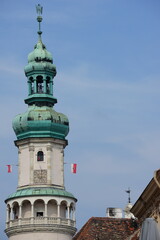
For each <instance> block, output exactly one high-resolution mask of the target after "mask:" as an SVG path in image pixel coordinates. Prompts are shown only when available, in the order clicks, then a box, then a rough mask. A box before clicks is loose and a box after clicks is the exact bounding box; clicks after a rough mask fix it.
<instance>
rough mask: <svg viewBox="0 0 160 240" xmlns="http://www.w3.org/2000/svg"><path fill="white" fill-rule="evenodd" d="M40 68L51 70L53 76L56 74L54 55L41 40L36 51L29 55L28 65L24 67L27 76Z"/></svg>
mask: <svg viewBox="0 0 160 240" xmlns="http://www.w3.org/2000/svg"><path fill="white" fill-rule="evenodd" d="M39 70H41V71H49V72H50V73H52V76H53V77H54V76H55V75H56V67H55V65H53V58H52V55H51V53H50V52H48V51H47V50H46V46H45V45H44V44H43V43H42V41H41V40H39V41H38V43H37V44H36V45H35V47H34V51H33V52H31V53H30V54H29V55H28V65H27V66H26V67H25V68H24V71H25V74H26V76H28V75H30V72H33V71H34V72H36V71H39Z"/></svg>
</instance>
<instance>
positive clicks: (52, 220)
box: [6, 217, 75, 228]
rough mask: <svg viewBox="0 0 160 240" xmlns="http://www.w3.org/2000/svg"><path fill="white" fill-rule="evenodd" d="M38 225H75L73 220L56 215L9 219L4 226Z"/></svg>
mask: <svg viewBox="0 0 160 240" xmlns="http://www.w3.org/2000/svg"><path fill="white" fill-rule="evenodd" d="M30 224H34V225H39V224H46V225H57V224H60V225H66V226H71V227H75V221H74V220H71V219H66V218H58V217H36V218H34V217H33V218H19V219H14V220H10V221H8V222H7V223H6V228H10V227H17V226H24V225H30Z"/></svg>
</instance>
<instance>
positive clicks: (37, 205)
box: [34, 200, 45, 218]
mask: <svg viewBox="0 0 160 240" xmlns="http://www.w3.org/2000/svg"><path fill="white" fill-rule="evenodd" d="M44 215H45V205H44V201H43V200H36V201H35V202H34V217H36V218H41V217H44Z"/></svg>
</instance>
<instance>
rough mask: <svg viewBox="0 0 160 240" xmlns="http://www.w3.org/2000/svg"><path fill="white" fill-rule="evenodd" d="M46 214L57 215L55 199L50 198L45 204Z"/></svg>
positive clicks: (49, 215)
mask: <svg viewBox="0 0 160 240" xmlns="http://www.w3.org/2000/svg"><path fill="white" fill-rule="evenodd" d="M47 216H48V217H57V202H56V201H55V200H50V201H49V202H48V204H47Z"/></svg>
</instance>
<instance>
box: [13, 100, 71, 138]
mask: <svg viewBox="0 0 160 240" xmlns="http://www.w3.org/2000/svg"><path fill="white" fill-rule="evenodd" d="M13 129H14V131H15V134H16V136H17V139H18V140H20V139H24V138H28V137H53V138H58V139H65V137H66V136H67V134H68V132H69V121H68V118H67V116H65V115H64V114H62V113H58V112H56V111H55V110H54V109H53V108H50V107H48V106H43V107H39V106H36V105H32V106H29V107H28V110H27V111H26V112H25V113H23V114H19V115H17V116H16V117H15V118H14V119H13Z"/></svg>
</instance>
